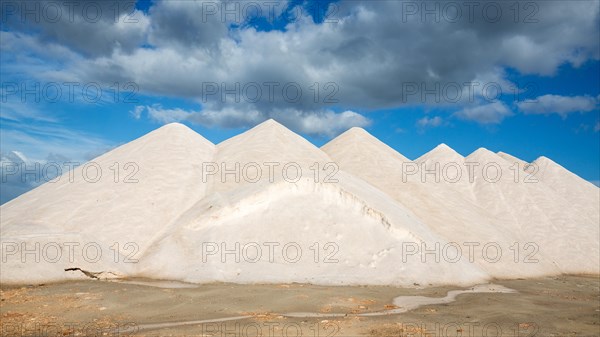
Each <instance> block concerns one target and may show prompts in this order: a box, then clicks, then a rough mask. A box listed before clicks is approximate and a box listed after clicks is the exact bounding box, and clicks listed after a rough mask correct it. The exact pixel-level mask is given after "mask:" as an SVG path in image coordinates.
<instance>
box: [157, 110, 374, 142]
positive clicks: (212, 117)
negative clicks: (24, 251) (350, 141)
mask: <svg viewBox="0 0 600 337" xmlns="http://www.w3.org/2000/svg"><path fill="white" fill-rule="evenodd" d="M146 109H147V110H148V116H149V117H150V118H151V119H153V120H154V121H157V122H159V123H171V122H182V121H189V122H192V123H195V124H199V125H203V126H206V127H219V128H240V127H247V126H251V125H256V124H258V123H261V122H263V121H265V120H267V119H269V118H273V119H275V120H277V121H278V122H280V123H282V124H283V125H285V126H287V127H288V128H290V129H291V130H293V131H295V132H300V133H304V134H308V135H312V136H327V137H333V136H335V135H337V134H340V133H341V132H343V131H346V130H347V129H350V128H352V127H355V126H357V127H366V126H369V125H370V123H371V121H370V120H369V119H368V118H366V117H364V116H363V115H361V114H359V113H356V112H354V111H343V112H340V113H336V112H334V111H331V110H323V111H311V112H305V111H301V110H296V109H283V110H276V111H272V112H271V113H268V114H267V113H261V112H259V111H257V110H251V111H248V110H246V109H241V110H238V109H234V108H232V107H225V108H223V109H221V110H212V109H204V110H201V111H186V110H183V109H179V108H175V109H165V108H163V107H162V106H160V105H154V106H147V107H146Z"/></svg>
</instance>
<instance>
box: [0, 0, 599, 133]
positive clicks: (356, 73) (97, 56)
mask: <svg viewBox="0 0 600 337" xmlns="http://www.w3.org/2000/svg"><path fill="white" fill-rule="evenodd" d="M229 2H230V3H232V1H229ZM203 3H205V2H202V1H200V2H198V1H196V2H193V1H157V2H155V3H154V4H153V6H152V7H151V9H150V10H149V12H148V13H147V14H145V13H142V12H139V11H137V12H135V13H136V18H137V19H138V22H137V23H127V24H125V23H124V22H123V21H122V20H117V23H115V22H114V20H103V21H102V22H100V23H98V24H96V25H90V24H88V23H86V22H83V23H81V22H79V21H77V22H75V23H69V24H56V25H39V27H38V28H40V32H39V33H36V32H34V31H30V30H24V29H22V28H23V27H22V26H21V25H19V24H15V23H14V21H10V20H9V22H7V25H8V27H9V29H8V30H9V32H2V40H3V41H9V42H8V43H5V42H2V47H3V51H8V52H10V53H11V54H15V55H19V56H23V55H24V56H27V58H25V59H24V60H25V61H24V63H23V66H22V70H23V73H27V72H28V71H29V73H28V74H29V75H30V76H32V77H44V78H47V77H49V76H51V77H53V78H69V79H75V80H77V81H80V82H90V81H96V82H101V83H103V84H106V85H111V84H112V83H114V82H118V83H121V84H123V83H126V82H128V81H131V82H134V83H136V84H137V85H138V87H139V89H140V94H149V95H157V96H169V97H179V98H188V99H192V100H195V101H197V102H199V103H201V104H202V108H203V109H204V110H203V111H204V114H195V115H194V117H195V119H197V120H198V121H199V123H203V124H207V125H209V124H212V125H239V124H240V123H254V121H255V120H256V119H260V118H262V117H263V116H268V115H273V114H277V113H278V112H281V111H286V110H293V111H298V112H299V113H296V114H291V115H292V116H296V118H299V120H298V121H297V123H296V124H297V125H298V126H300V125H302V123H308V122H306V121H307V120H310V119H309V118H308V117H307V115H309V114H315V115H316V117H315V118H316V119H318V120H330V119H332V118H330V117H327V116H336V117H335V118H333V119H332V122H335V123H339V124H344V123H347V121H348V120H351V121H352V123H361V121H359V120H358V117H357V116H352V118H349V117H347V116H346V117H343V116H342V115H339V116H338V114H335V115H328V114H327V113H324V111H332V110H356V109H361V110H362V111H369V110H376V109H387V108H396V107H400V106H403V105H406V104H425V105H438V104H445V105H449V106H453V107H456V108H457V109H461V108H463V107H465V104H473V103H474V102H477V101H479V100H480V99H481V94H482V93H481V88H482V87H483V85H484V84H486V83H488V82H494V83H498V84H499V85H500V86H501V87H502V88H503V91H504V92H505V93H507V92H509V91H507V90H504V89H505V87H506V86H509V85H510V83H509V81H507V80H506V77H507V76H506V74H504V72H503V70H502V69H505V68H506V67H511V68H515V69H517V70H518V71H520V72H523V73H532V74H544V75H547V74H552V73H553V72H555V71H556V69H558V67H559V66H560V65H562V64H564V63H571V64H573V65H575V66H578V65H579V64H581V63H582V62H584V61H586V60H589V59H598V58H600V54H599V50H600V43H599V42H598V41H599V40H600V36H599V35H600V32H599V31H598V29H597V23H598V18H599V12H600V10H599V8H598V6H597V4H595V3H594V2H587V1H577V2H563V1H539V2H537V3H536V4H537V6H538V7H539V8H538V9H539V10H538V11H537V12H536V16H535V19H536V20H537V21H538V22H537V23H535V24H515V23H514V17H513V16H512V15H509V14H508V13H513V10H511V7H510V6H511V5H512V4H510V3H505V2H499V3H498V4H499V5H500V6H502V11H503V13H506V15H502V17H501V18H500V21H499V22H493V23H491V22H489V20H487V19H486V18H485V17H484V16H483V13H482V12H481V10H476V11H475V17H470V15H466V13H467V10H468V8H466V7H463V8H462V9H463V14H464V15H462V16H461V17H460V19H459V20H457V21H456V22H450V21H447V20H444V18H442V20H441V21H440V22H435V21H434V20H425V22H423V20H421V15H420V14H421V13H418V14H417V15H415V16H412V17H411V18H410V20H408V21H404V20H402V18H398V15H399V13H403V6H404V5H405V3H406V2H403V1H395V0H394V1H364V2H359V1H350V0H348V1H340V2H338V3H336V4H335V6H337V7H338V9H339V10H338V11H337V14H336V20H337V23H322V24H316V23H315V22H314V21H313V20H312V18H310V17H309V16H305V17H300V18H299V19H297V20H296V21H294V22H292V23H290V24H288V25H287V27H286V29H285V30H284V31H278V30H272V31H268V32H265V31H257V30H256V29H254V28H253V27H250V26H248V25H245V24H242V25H240V27H238V28H230V27H229V23H230V22H229V21H228V20H223V19H222V16H221V14H222V13H216V15H213V16H210V17H209V18H207V19H203V15H202V14H203V12H202V4H203ZM213 3H214V2H213ZM241 4H244V2H241ZM459 5H460V4H459ZM281 7H282V9H283V6H281ZM479 8H481V6H479ZM107 12H108V13H110V11H107ZM278 13H279V12H278ZM442 16H443V15H442ZM431 17H433V16H428V17H427V18H431ZM92 26H93V28H94V29H95V30H94V32H91V31H90V28H91V27H92ZM398 32H401V33H398ZM17 34H20V35H23V36H28V37H29V38H16V37H15V36H16V35H17ZM98 34H100V35H102V36H99V35H98ZM33 35H35V38H33V37H30V36H33ZM33 42H35V43H33ZM33 44H35V45H37V46H38V47H35V48H32V45H33ZM49 46H52V48H49ZM45 48H48V50H53V51H54V52H52V55H55V56H52V57H51V58H52V60H53V61H54V62H53V63H51V64H48V62H43V57H45V55H44V54H45V51H44V50H45ZM60 48H63V49H66V50H67V51H68V53H65V55H68V57H67V58H66V59H64V60H61V59H60V58H59V57H56V55H59V53H58V52H57V51H58V50H59V49H60ZM29 54H34V55H36V57H35V58H32V57H29V56H28V55H29ZM448 55H452V57H448ZM46 57H47V56H46ZM40 59H41V60H42V62H40ZM27 67H30V69H31V70H28V68H27ZM472 81H479V82H481V83H480V84H481V86H479V87H478V88H475V96H476V97H475V100H470V101H469V102H465V101H464V96H463V99H462V100H459V101H452V100H450V101H449V100H448V99H446V97H444V93H443V90H444V88H446V85H447V84H458V85H462V84H463V83H465V82H472ZM482 81H483V82H482ZM265 82H275V83H278V85H279V86H278V88H279V90H280V89H281V88H282V87H283V86H284V85H285V84H286V83H295V84H298V85H299V86H300V87H301V88H302V90H303V94H302V95H301V97H300V98H299V100H297V101H293V102H290V101H289V100H286V99H285V98H284V97H283V95H281V94H276V95H275V98H274V99H273V100H269V99H268V98H267V97H268V95H267V94H266V91H265V92H263V95H262V97H261V99H259V100H258V101H256V102H244V101H242V102H241V103H237V102H232V101H231V99H228V100H222V99H220V95H214V96H210V97H209V98H208V101H205V100H204V99H203V98H204V97H203V96H205V95H203V94H206V92H203V85H204V84H206V83H218V84H221V83H226V84H227V85H228V86H230V87H231V86H233V85H235V84H236V83H239V84H240V85H241V86H244V85H246V84H248V83H258V84H263V83H265ZM331 82H333V85H332V86H329V87H326V85H327V84H329V83H331ZM314 83H318V86H319V93H318V95H317V97H316V98H317V99H315V91H314V87H312V86H313V84H314ZM436 84H439V85H440V88H442V93H441V96H442V100H441V102H436V95H421V92H420V91H421V88H433V87H435V85H436ZM405 85H416V87H417V88H418V90H419V92H417V93H416V94H414V95H410V97H409V99H406V95H405V94H406V92H404V91H405V90H404V89H405ZM311 88H312V89H311ZM463 94H464V95H467V94H466V93H465V92H463ZM439 96H440V93H438V95H437V97H439ZM329 98H333V99H335V100H337V102H336V103H334V104H332V103H331V102H328V101H327V99H329ZM257 111H258V112H260V113H258V112H257ZM184 112H185V111H170V112H169V113H167V114H166V115H165V114H164V113H163V114H161V109H158V108H155V109H154V110H153V113H154V115H150V114H149V117H150V118H153V119H155V120H161V121H164V120H166V119H169V118H171V119H172V118H175V119H177V118H185V114H184ZM216 114H220V115H222V116H221V117H218V116H216ZM458 115H459V116H462V117H463V118H466V119H474V120H477V121H479V122H480V123H487V124H490V123H499V122H500V121H501V120H502V119H503V118H504V117H506V116H508V115H510V111H508V109H507V108H506V107H503V106H501V105H499V103H490V104H488V105H487V106H483V107H475V108H473V107H469V106H466V107H465V108H464V110H463V112H462V113H459V114H458ZM134 117H135V115H134ZM328 118H329V119H328ZM223 119H231V122H228V121H225V120H223ZM363 122H364V121H363ZM244 126H250V124H245V125H244ZM312 129H315V130H316V128H314V127H313V128H312Z"/></svg>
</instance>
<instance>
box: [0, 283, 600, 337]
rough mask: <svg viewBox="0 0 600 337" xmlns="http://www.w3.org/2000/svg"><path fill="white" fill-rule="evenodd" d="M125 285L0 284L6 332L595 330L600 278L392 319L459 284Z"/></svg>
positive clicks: (426, 334) (518, 286) (401, 336)
mask: <svg viewBox="0 0 600 337" xmlns="http://www.w3.org/2000/svg"><path fill="white" fill-rule="evenodd" d="M127 282H132V283H126V282H108V281H98V280H89V281H77V282H66V283H57V284H46V285H26V286H6V285H2V286H0V289H1V290H0V300H1V302H0V317H1V322H0V326H1V332H2V336H207V337H208V336H215V337H221V336H222V337H233V336H264V337H271V336H272V337H275V336H281V337H283V336H290V337H291V336H315V337H316V336H331V337H333V336H343V337H350V336H380V337H383V336H386V337H387V336H390V337H392V336H396V337H433V336H436V337H440V336H463V337H480V336H510V337H525V336H544V337H545V336H600V279H599V277H598V276H559V277H545V278H538V279H526V280H523V279H518V280H496V281H494V282H493V283H495V284H499V285H503V286H505V287H507V288H511V289H514V290H516V291H517V293H513V294H506V293H476V294H462V295H459V296H458V298H457V300H456V301H455V302H451V303H447V304H438V305H426V306H422V307H419V308H417V309H414V310H412V311H409V312H406V313H401V314H393V315H386V314H385V311H386V310H389V309H394V308H395V306H394V305H393V304H392V303H393V299H394V298H395V297H397V296H412V295H416V296H428V297H444V296H446V293H447V292H448V291H449V290H456V289H460V288H458V287H431V288H424V289H408V288H398V287H372V286H360V287H346V286H344V287H324V286H314V285H305V284H280V285H237V284H224V283H220V284H206V285H186V284H180V283H169V282H162V283H161V282H156V281H150V280H127ZM369 312H380V313H381V315H380V316H368V317H366V316H359V315H360V314H363V313H369Z"/></svg>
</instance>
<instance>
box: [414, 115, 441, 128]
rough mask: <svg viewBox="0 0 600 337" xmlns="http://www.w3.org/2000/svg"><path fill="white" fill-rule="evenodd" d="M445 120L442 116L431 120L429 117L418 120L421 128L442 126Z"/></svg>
mask: <svg viewBox="0 0 600 337" xmlns="http://www.w3.org/2000/svg"><path fill="white" fill-rule="evenodd" d="M443 122H444V120H443V119H442V118H441V117H440V116H435V117H432V118H429V117H427V116H425V117H423V118H421V119H419V120H417V126H419V127H421V128H435V127H438V126H440V125H442V124H443Z"/></svg>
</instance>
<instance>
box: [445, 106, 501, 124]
mask: <svg viewBox="0 0 600 337" xmlns="http://www.w3.org/2000/svg"><path fill="white" fill-rule="evenodd" d="M512 115H513V113H512V112H511V111H510V109H509V108H508V107H507V106H506V104H504V103H502V102H494V103H489V104H483V105H476V106H472V107H467V108H464V109H462V110H460V111H458V112H456V113H454V116H456V117H458V118H460V119H464V120H471V121H475V122H477V123H479V124H499V123H501V122H502V120H503V119H504V118H506V117H509V116H512Z"/></svg>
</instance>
